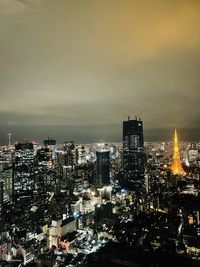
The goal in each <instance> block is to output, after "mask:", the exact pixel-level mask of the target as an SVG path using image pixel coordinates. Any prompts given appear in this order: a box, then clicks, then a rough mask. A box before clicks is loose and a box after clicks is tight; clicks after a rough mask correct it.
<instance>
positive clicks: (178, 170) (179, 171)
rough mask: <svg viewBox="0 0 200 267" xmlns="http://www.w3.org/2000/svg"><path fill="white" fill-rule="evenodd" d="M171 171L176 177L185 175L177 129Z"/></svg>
mask: <svg viewBox="0 0 200 267" xmlns="http://www.w3.org/2000/svg"><path fill="white" fill-rule="evenodd" d="M171 171H172V173H173V174H174V175H185V171H184V169H183V167H182V164H181V160H180V154H179V142H178V136H177V131H176V129H175V132H174V154H173V163H172V166H171Z"/></svg>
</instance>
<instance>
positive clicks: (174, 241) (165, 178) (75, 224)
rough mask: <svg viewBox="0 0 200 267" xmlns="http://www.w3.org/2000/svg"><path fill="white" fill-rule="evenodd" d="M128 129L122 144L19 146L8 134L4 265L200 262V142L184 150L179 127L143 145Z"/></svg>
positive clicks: (138, 129) (1, 152) (132, 123)
mask: <svg viewBox="0 0 200 267" xmlns="http://www.w3.org/2000/svg"><path fill="white" fill-rule="evenodd" d="M122 128H123V136H122V140H123V143H102V142H101V143H93V144H75V143H74V142H73V141H64V142H63V143H62V144H57V143H56V140H54V139H51V138H48V139H46V140H44V142H43V144H39V143H37V142H29V141H26V142H25V143H19V142H16V143H15V144H13V143H12V141H11V139H10V135H9V140H8V145H4V146H1V149H0V157H1V160H0V164H1V165H0V166H1V168H0V175H1V187H0V200H1V202H0V211H1V221H0V222H1V224H0V226H1V228H0V244H1V247H0V248H1V250H0V260H1V264H2V266H21V265H24V266H100V265H101V264H102V259H103V264H105V265H103V266H108V265H109V266H127V265H128V266H134V265H136V266H152V264H157V266H169V265H165V263H166V262H167V264H170V265H172V266H180V264H182V266H195V265H192V264H196V266H198V264H200V217H199V216H200V208H199V207H200V206H199V202H200V199H199V195H200V184H199V181H200V153H199V151H200V142H191V143H190V142H181V143H180V144H179V142H178V137H177V131H176V130H175V134H174V140H173V142H171V141H169V142H144V141H143V140H144V136H143V121H142V120H141V119H137V118H136V119H134V120H133V119H130V118H128V120H127V121H124V122H123V127H122ZM180 159H182V163H181V161H180ZM182 164H183V166H184V169H183V167H182ZM22 211H23V212H22ZM163 259H164V260H163ZM106 264H108V265H106ZM173 264H174V265H173Z"/></svg>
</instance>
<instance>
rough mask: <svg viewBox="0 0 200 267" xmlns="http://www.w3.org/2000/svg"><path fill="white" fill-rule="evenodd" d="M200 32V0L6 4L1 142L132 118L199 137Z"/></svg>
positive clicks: (15, 0)
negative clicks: (11, 134) (19, 132)
mask: <svg viewBox="0 0 200 267" xmlns="http://www.w3.org/2000/svg"><path fill="white" fill-rule="evenodd" d="M199 25H200V1H199V0H167V1H166V0H0V93H1V95H0V96H1V97H0V126H1V129H4V130H2V131H1V133H0V139H1V138H3V137H2V135H5V134H6V131H7V130H8V131H13V129H16V128H17V127H18V129H19V128H20V127H21V129H22V128H23V127H29V129H31V127H32V129H35V127H41V129H42V127H46V126H55V125H58V126H59V127H60V126H63V125H66V126H69V125H74V126H79V127H85V126H86V125H90V126H92V127H95V125H97V124H98V125H102V124H103V125H104V126H105V125H109V126H111V125H116V124H119V125H120V123H121V121H122V120H124V119H126V118H127V115H128V114H130V115H131V116H132V117H135V115H139V116H141V117H142V119H143V120H144V125H145V127H144V128H145V129H146V132H147V135H148V131H151V133H152V131H153V129H155V132H154V135H155V137H156V134H157V132H156V131H158V129H160V130H165V129H172V128H173V127H177V128H179V129H185V130H187V133H189V135H190V137H191V138H193V137H194V136H195V137H196V136H199V133H200V132H199V129H200V107H199V106H200V34H199ZM59 127H58V128H59ZM98 127H100V126H98ZM1 129H0V130H1ZM5 129H6V130H5ZM102 129H104V128H102ZM102 129H101V136H103V135H105V136H106V135H107V133H106V132H105V133H104V132H103V130H102ZM41 131H42V130H41ZM110 131H113V136H114V135H115V134H116V135H119V132H117V130H116V127H113V129H112V127H111V129H110ZM49 134H51V133H49ZM85 134H86V133H85ZM39 135H40V132H38V136H37V137H36V138H39ZM54 135H55V136H56V133H55V131H54ZM79 135H80V133H79Z"/></svg>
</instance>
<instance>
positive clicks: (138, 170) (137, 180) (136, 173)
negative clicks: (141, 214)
mask: <svg viewBox="0 0 200 267" xmlns="http://www.w3.org/2000/svg"><path fill="white" fill-rule="evenodd" d="M144 167H145V154H144V137H143V123H142V121H141V120H140V119H139V120H138V119H137V118H136V119H135V120H130V119H129V118H128V120H127V121H124V122H123V168H124V176H125V180H126V181H127V182H129V186H130V189H135V190H137V189H139V188H141V186H142V185H144Z"/></svg>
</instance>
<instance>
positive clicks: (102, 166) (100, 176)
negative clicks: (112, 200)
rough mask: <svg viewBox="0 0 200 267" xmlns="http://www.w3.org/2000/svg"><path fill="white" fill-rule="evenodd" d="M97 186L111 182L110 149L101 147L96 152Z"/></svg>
mask: <svg viewBox="0 0 200 267" xmlns="http://www.w3.org/2000/svg"><path fill="white" fill-rule="evenodd" d="M96 157H97V162H96V182H95V184H96V186H97V187H103V186H106V185H109V184H110V151H108V150H104V149H101V150H100V151H97V152H96Z"/></svg>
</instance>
